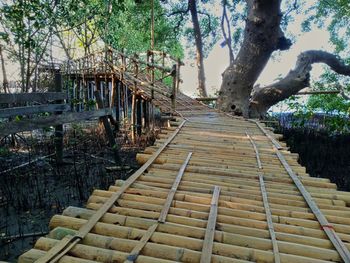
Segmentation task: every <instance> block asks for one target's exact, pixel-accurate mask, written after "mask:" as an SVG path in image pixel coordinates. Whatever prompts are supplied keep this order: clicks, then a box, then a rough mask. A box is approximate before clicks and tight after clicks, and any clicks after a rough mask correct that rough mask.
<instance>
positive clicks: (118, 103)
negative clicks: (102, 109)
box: [113, 76, 122, 131]
mask: <svg viewBox="0 0 350 263" xmlns="http://www.w3.org/2000/svg"><path fill="white" fill-rule="evenodd" d="M113 80H114V81H113V83H114V86H115V87H114V88H115V93H116V98H115V109H116V110H115V121H116V127H115V128H116V130H117V131H119V130H120V106H121V89H122V83H121V82H120V81H118V82H117V83H116V79H115V77H114V76H113Z"/></svg>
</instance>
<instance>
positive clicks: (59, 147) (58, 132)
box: [54, 69, 63, 163]
mask: <svg viewBox="0 0 350 263" xmlns="http://www.w3.org/2000/svg"><path fill="white" fill-rule="evenodd" d="M54 73H55V91H56V92H62V75H61V72H60V70H59V69H58V70H57V71H56V70H54ZM56 102H57V103H62V102H63V101H61V100H59V101H56ZM55 114H62V112H60V111H59V112H56V113H55ZM55 149H56V161H57V163H62V162H63V125H62V124H61V125H57V126H55Z"/></svg>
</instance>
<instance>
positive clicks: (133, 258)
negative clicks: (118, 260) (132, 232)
mask: <svg viewBox="0 0 350 263" xmlns="http://www.w3.org/2000/svg"><path fill="white" fill-rule="evenodd" d="M158 225H159V222H157V223H155V224H153V225H151V226H150V227H149V228H148V230H147V232H146V233H145V234H144V235H143V236H142V238H141V240H140V242H139V243H138V244H137V245H136V246H135V247H134V248H133V250H132V251H131V252H130V254H129V255H128V256H127V258H126V260H125V261H124V263H134V262H135V261H136V259H137V258H138V256H139V254H140V252H141V251H142V249H143V248H144V247H145V245H146V244H147V242H148V241H149V240H150V239H151V237H152V235H153V233H154V232H155V231H156V229H157V227H158Z"/></svg>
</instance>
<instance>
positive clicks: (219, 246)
mask: <svg viewBox="0 0 350 263" xmlns="http://www.w3.org/2000/svg"><path fill="white" fill-rule="evenodd" d="M105 218H106V216H105V217H104V218H102V220H107V219H105ZM85 221H86V220H84V219H76V218H72V217H65V216H54V217H53V218H52V220H51V223H50V225H51V227H53V226H61V227H68V228H71V229H73V230H75V229H77V228H78V227H79V226H80V225H81V224H83V223H84V222H85ZM113 221H114V224H111V223H102V222H99V223H97V224H96V226H95V228H94V229H93V230H92V231H93V233H95V234H100V235H108V236H113V237H119V238H128V239H134V238H135V237H136V236H138V237H140V236H142V235H143V234H144V233H145V232H146V230H147V228H148V227H149V226H151V225H152V224H154V221H153V220H146V219H140V218H135V219H131V218H129V219H126V218H125V219H124V221H121V220H118V221H115V219H114V220H113ZM107 222H108V221H107ZM116 222H118V225H116ZM123 222H124V223H123ZM124 224H125V226H124ZM139 228H140V229H139ZM158 231H159V232H155V233H154V234H153V236H152V238H151V241H152V242H153V243H158V244H166V245H171V246H180V247H183V248H185V249H191V250H196V251H200V250H201V248H202V244H203V241H202V240H201V239H203V238H204V234H205V229H201V228H194V227H187V226H184V225H177V224H173V223H165V224H161V225H159V230H158ZM133 236H134V237H133ZM231 238H232V239H231V240H232V241H235V240H238V241H239V240H240V238H237V236H235V237H231ZM220 239H222V232H221V231H220V232H219V231H216V232H215V240H220ZM255 241H256V238H255V239H253V242H251V245H254V244H255V245H256V244H258V242H255ZM267 241H268V240H267ZM240 242H241V241H240ZM243 242H244V241H243ZM43 243H44V242H43ZM268 243H269V244H270V242H269V241H268ZM37 244H38V243H37ZM78 246H79V245H77V246H76V248H77V247H78ZM80 246H83V245H80ZM270 246H271V244H270ZM282 247H283V246H282ZM282 247H281V252H282V251H284V249H286V250H287V251H289V253H298V251H299V253H301V254H305V255H310V256H313V257H317V259H313V258H312V257H305V255H304V256H298V255H289V256H288V258H289V259H290V260H292V262H305V263H306V262H323V261H324V260H338V259H339V255H338V254H337V253H336V252H335V251H333V250H329V249H328V250H327V249H320V248H313V247H311V246H310V247H308V249H305V245H303V246H300V247H298V248H299V249H298V248H297V245H293V244H286V246H285V247H283V248H282ZM36 248H37V247H36ZM291 248H292V249H293V248H294V250H293V252H290V250H291ZM92 249H93V247H92ZM73 250H74V249H73ZM213 251H214V253H215V254H217V255H220V256H224V257H232V255H235V257H236V258H237V257H238V258H240V259H243V260H253V261H267V262H271V261H272V260H273V253H272V252H271V251H266V250H261V249H256V248H247V247H244V246H238V245H233V244H224V243H221V242H214V246H213ZM311 251H312V252H311ZM316 251H317V254H314V253H315V252H316ZM334 252H335V253H334ZM281 259H282V262H283V260H286V256H285V254H282V253H281Z"/></svg>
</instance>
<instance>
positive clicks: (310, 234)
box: [19, 57, 350, 263]
mask: <svg viewBox="0 0 350 263" xmlns="http://www.w3.org/2000/svg"><path fill="white" fill-rule="evenodd" d="M136 59H139V58H136ZM122 61H124V62H123V63H124V64H123V65H125V57H124V59H122ZM110 69H111V70H112V73H113V74H123V76H124V78H125V82H126V83H129V85H130V86H131V87H132V88H133V89H134V91H133V92H134V93H135V91H136V92H139V93H140V94H142V96H146V95H147V97H148V98H150V99H151V101H150V102H151V103H152V104H153V103H154V105H156V104H157V105H159V107H160V108H161V110H162V111H163V112H167V111H168V110H169V109H171V105H172V100H171V97H168V96H166V95H165V94H166V93H167V92H168V91H167V90H166V87H165V86H163V85H161V84H159V83H158V82H157V83H156V82H155V83H153V84H154V85H150V84H149V83H148V82H147V80H146V79H145V78H143V77H142V73H141V71H142V70H141V69H140V67H139V68H137V69H135V68H133V70H132V73H127V71H126V70H125V68H124V67H119V66H118V65H113V66H111V67H110ZM127 74H129V75H127ZM131 74H134V75H133V76H131ZM155 75H156V74H155ZM128 76H131V77H128ZM135 76H137V78H136V77H135ZM150 77H151V78H152V74H151V75H150ZM141 79H142V80H141ZM139 81H141V83H140V82H139ZM142 81H144V83H145V84H142ZM135 87H136V88H135ZM156 88H159V89H160V90H161V91H162V92H158V91H157V90H156ZM134 102H135V101H134ZM134 105H137V100H136V103H135V104H134ZM137 107H140V106H137ZM175 107H176V112H175V113H176V115H177V116H176V118H175V117H173V118H175V120H169V124H170V126H169V127H167V128H164V129H163V130H162V132H161V133H160V134H159V135H158V139H157V141H156V142H155V144H154V145H153V146H150V147H147V148H146V149H145V150H144V151H143V153H140V154H138V155H137V160H138V162H139V163H140V164H141V165H142V166H141V168H140V169H139V170H138V171H136V172H135V173H134V174H133V175H132V176H131V177H129V178H128V179H127V180H126V181H122V180H117V181H116V182H115V184H114V185H112V186H110V188H109V189H108V190H94V192H93V193H92V195H91V196H90V198H89V200H88V202H87V205H86V208H77V207H68V208H67V209H66V210H65V211H64V212H63V215H56V216H54V217H53V218H52V219H51V221H50V229H51V231H50V233H49V234H48V236H46V237H42V238H40V239H39V240H38V241H37V242H36V244H35V246H34V248H33V249H31V250H29V251H27V252H26V253H24V254H23V255H22V256H21V257H20V258H19V262H20V263H27V262H38V263H45V262H76V263H91V262H146V263H147V262H149V263H151V262H152V263H169V262H202V263H205V262H221V263H226V262H227V263H232V262H237V263H246V262H297V263H326V262H345V263H349V262H350V256H349V255H350V254H349V249H350V219H349V218H350V193H349V192H343V191H338V190H337V187H336V185H335V184H333V183H331V182H330V181H329V180H328V179H323V178H312V177H310V176H309V175H308V174H307V173H306V171H305V168H304V167H302V166H300V165H299V164H298V162H297V159H298V156H297V154H293V153H290V152H289V151H288V149H287V147H286V144H285V143H283V142H279V141H278V140H279V138H280V136H278V135H275V134H272V133H271V132H269V131H268V130H267V129H266V128H265V127H264V125H263V124H261V123H260V122H258V121H257V120H245V119H243V118H239V117H235V116H231V115H229V114H225V113H220V112H218V111H216V110H214V109H210V108H208V107H207V106H206V105H204V104H202V103H201V102H198V101H196V100H194V99H191V98H189V97H187V96H185V95H184V94H182V93H181V92H178V93H176V100H175ZM136 119H137V118H136Z"/></svg>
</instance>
